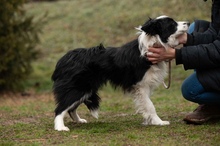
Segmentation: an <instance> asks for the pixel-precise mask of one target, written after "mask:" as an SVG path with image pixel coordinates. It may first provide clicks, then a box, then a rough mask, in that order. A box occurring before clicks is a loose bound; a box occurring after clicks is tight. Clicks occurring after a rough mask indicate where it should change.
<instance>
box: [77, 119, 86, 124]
mask: <svg viewBox="0 0 220 146" xmlns="http://www.w3.org/2000/svg"><path fill="white" fill-rule="evenodd" d="M77 123H87V121H86V120H85V119H79V120H78V121H77Z"/></svg>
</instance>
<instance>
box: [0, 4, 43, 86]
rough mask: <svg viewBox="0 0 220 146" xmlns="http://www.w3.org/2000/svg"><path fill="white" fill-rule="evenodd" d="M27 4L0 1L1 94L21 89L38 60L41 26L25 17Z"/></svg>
mask: <svg viewBox="0 0 220 146" xmlns="http://www.w3.org/2000/svg"><path fill="white" fill-rule="evenodd" d="M24 3H25V0H0V90H14V89H19V87H20V82H21V81H23V80H24V79H25V78H26V77H27V75H28V74H30V72H31V70H32V68H31V62H32V61H33V60H34V59H36V57H37V54H38V51H37V50H36V49H35V45H36V44H37V43H38V42H39V39H38V33H39V30H40V22H38V23H33V17H26V15H25V10H24V9H23V7H22V6H23V4H24Z"/></svg>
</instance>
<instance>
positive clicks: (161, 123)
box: [142, 121, 170, 126]
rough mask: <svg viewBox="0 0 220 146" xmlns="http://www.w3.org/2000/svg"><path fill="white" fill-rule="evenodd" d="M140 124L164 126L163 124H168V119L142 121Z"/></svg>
mask: <svg viewBox="0 0 220 146" xmlns="http://www.w3.org/2000/svg"><path fill="white" fill-rule="evenodd" d="M142 125H145V126H146V125H160V126H165V125H170V122H169V121H154V122H152V121H151V122H148V121H144V122H143V123H142Z"/></svg>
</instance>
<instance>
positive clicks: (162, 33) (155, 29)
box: [138, 16, 189, 55]
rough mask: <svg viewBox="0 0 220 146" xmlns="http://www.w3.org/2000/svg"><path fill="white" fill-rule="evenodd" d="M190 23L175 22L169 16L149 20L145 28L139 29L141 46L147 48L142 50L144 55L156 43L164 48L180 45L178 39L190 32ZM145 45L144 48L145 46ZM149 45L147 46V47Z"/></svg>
mask: <svg viewBox="0 0 220 146" xmlns="http://www.w3.org/2000/svg"><path fill="white" fill-rule="evenodd" d="M188 27H189V22H187V21H175V20H173V19H172V18H170V17H168V16H160V17H157V18H155V19H151V18H149V20H148V21H146V22H145V23H144V25H143V26H140V27H139V28H138V30H139V31H141V35H140V36H139V44H142V45H141V46H142V47H144V46H145V47H144V48H145V50H141V49H143V48H140V46H139V49H140V51H141V55H144V54H142V53H146V52H147V50H146V47H147V49H148V47H149V46H153V45H154V44H155V43H156V44H159V45H162V46H164V47H165V48H166V47H167V46H170V47H174V46H176V45H178V44H179V42H178V39H177V37H178V36H179V35H181V34H183V33H185V32H186V31H187V30H188ZM143 45H144V46H143ZM146 45H147V46H146Z"/></svg>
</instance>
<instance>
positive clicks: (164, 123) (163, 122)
mask: <svg viewBox="0 0 220 146" xmlns="http://www.w3.org/2000/svg"><path fill="white" fill-rule="evenodd" d="M161 125H170V122H169V121H162V122H161Z"/></svg>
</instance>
